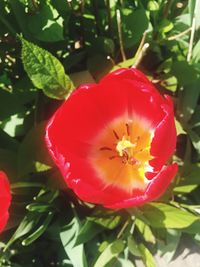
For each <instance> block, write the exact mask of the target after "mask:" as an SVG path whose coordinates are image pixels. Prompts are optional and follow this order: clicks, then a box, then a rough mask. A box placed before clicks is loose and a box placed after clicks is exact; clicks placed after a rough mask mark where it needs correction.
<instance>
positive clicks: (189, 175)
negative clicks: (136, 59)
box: [179, 163, 200, 186]
mask: <svg viewBox="0 0 200 267" xmlns="http://www.w3.org/2000/svg"><path fill="white" fill-rule="evenodd" d="M184 185H200V163H197V164H190V165H189V166H188V168H187V169H186V170H185V171H184V173H183V174H182V176H181V179H180V182H179V186H184Z"/></svg>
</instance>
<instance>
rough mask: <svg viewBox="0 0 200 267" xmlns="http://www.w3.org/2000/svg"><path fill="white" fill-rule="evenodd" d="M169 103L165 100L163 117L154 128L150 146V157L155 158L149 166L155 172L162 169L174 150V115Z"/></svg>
mask: <svg viewBox="0 0 200 267" xmlns="http://www.w3.org/2000/svg"><path fill="white" fill-rule="evenodd" d="M169 101H171V100H170V99H169V98H167V100H166V104H167V105H163V109H164V111H165V116H164V118H163V120H161V122H160V123H159V125H158V126H157V127H156V130H155V133H154V138H153V140H152V144H151V155H152V156H154V157H155V158H154V159H153V160H151V161H150V164H151V165H152V166H153V167H154V168H155V171H158V170H160V169H161V168H162V166H163V164H165V163H166V161H167V160H168V159H169V158H170V157H171V155H172V154H173V153H174V150H175V148H176V127H175V122H174V113H173V109H172V106H171V103H170V102H169Z"/></svg>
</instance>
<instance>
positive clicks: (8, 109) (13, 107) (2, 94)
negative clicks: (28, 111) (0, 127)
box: [0, 90, 25, 121]
mask: <svg viewBox="0 0 200 267" xmlns="http://www.w3.org/2000/svg"><path fill="white" fill-rule="evenodd" d="M23 111H25V108H24V106H23V105H21V103H20V99H19V98H18V97H17V96H16V95H15V94H14V93H9V92H6V91H4V90H0V120H2V121H3V120H5V119H7V118H9V117H10V116H11V115H14V114H16V113H19V112H23Z"/></svg>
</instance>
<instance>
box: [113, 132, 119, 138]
mask: <svg viewBox="0 0 200 267" xmlns="http://www.w3.org/2000/svg"><path fill="white" fill-rule="evenodd" d="M113 133H114V136H115V138H116V139H117V140H119V136H118V134H117V133H116V132H115V130H113Z"/></svg>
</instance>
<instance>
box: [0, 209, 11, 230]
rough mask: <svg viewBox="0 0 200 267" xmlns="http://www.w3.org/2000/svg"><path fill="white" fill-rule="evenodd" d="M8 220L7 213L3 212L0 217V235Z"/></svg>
mask: <svg viewBox="0 0 200 267" xmlns="http://www.w3.org/2000/svg"><path fill="white" fill-rule="evenodd" d="M8 218H9V213H8V212H5V213H4V214H2V215H1V216H0V233H1V232H2V231H3V229H4V228H5V226H6V224H7V221H8Z"/></svg>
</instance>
